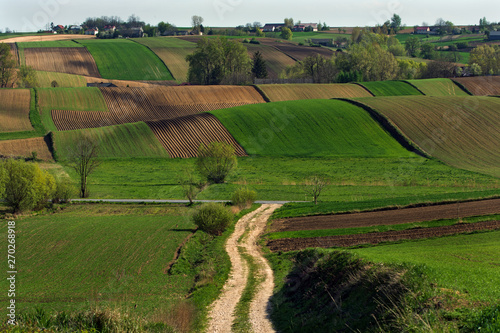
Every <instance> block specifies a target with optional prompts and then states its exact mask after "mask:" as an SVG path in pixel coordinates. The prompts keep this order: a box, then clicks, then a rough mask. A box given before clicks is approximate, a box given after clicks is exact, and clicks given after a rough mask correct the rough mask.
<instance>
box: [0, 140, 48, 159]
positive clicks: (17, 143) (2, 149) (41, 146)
mask: <svg viewBox="0 0 500 333" xmlns="http://www.w3.org/2000/svg"><path fill="white" fill-rule="evenodd" d="M32 152H36V153H37V158H39V159H41V160H45V161H48V160H52V154H51V152H50V150H49V147H48V145H47V142H46V141H45V139H44V138H29V139H19V140H2V141H0V155H2V156H7V157H31V153H32Z"/></svg>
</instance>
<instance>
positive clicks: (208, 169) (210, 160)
mask: <svg viewBox="0 0 500 333" xmlns="http://www.w3.org/2000/svg"><path fill="white" fill-rule="evenodd" d="M237 164H238V161H237V159H236V155H235V154H234V148H233V147H232V146H231V145H229V144H227V143H224V142H211V143H210V144H208V145H204V144H201V145H200V148H199V149H198V159H197V160H196V166H197V169H198V172H199V173H200V175H201V176H202V177H204V178H205V179H206V180H207V181H208V182H210V183H215V184H221V183H224V181H225V179H226V177H227V176H228V175H229V173H230V172H231V171H232V170H233V169H234V168H236V166H237Z"/></svg>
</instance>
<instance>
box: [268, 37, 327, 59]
mask: <svg viewBox="0 0 500 333" xmlns="http://www.w3.org/2000/svg"><path fill="white" fill-rule="evenodd" d="M260 42H261V43H262V44H264V45H267V46H270V47H274V48H276V49H277V50H279V51H281V52H283V53H285V54H286V55H288V56H289V57H291V58H293V59H295V60H297V61H302V60H304V59H305V58H306V57H308V56H310V55H313V54H315V53H317V54H320V55H322V56H324V57H326V58H331V57H332V56H333V55H334V54H335V53H334V52H333V51H332V50H329V49H326V48H323V47H310V46H301V45H297V44H293V43H289V42H277V41H276V40H275V39H261V40H260Z"/></svg>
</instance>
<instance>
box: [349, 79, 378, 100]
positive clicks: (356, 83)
mask: <svg viewBox="0 0 500 333" xmlns="http://www.w3.org/2000/svg"><path fill="white" fill-rule="evenodd" d="M352 84H355V85H357V86H360V87H361V88H363V89H364V90H366V91H368V93H369V94H370V95H372V97H375V94H374V93H372V92H371V90H370V89H368V88H367V87H365V86H364V85H362V84H361V83H359V82H352Z"/></svg>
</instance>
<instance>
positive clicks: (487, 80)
mask: <svg viewBox="0 0 500 333" xmlns="http://www.w3.org/2000/svg"><path fill="white" fill-rule="evenodd" d="M453 80H454V81H457V82H458V83H460V84H462V85H463V86H464V87H465V88H467V90H469V91H470V92H471V93H472V94H473V95H476V96H489V95H492V96H500V76H478V77H457V78H454V79H453Z"/></svg>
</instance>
